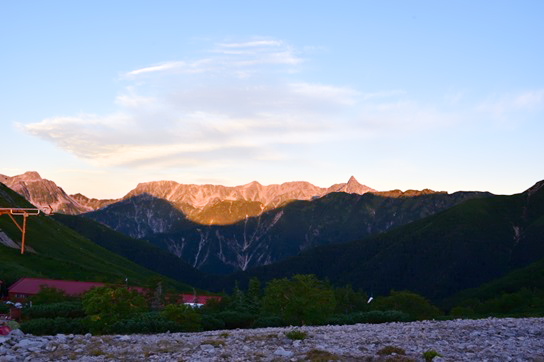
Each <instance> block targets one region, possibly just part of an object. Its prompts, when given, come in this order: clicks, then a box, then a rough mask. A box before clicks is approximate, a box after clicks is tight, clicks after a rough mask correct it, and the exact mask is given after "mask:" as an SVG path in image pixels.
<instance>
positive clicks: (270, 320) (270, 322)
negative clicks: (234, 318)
mask: <svg viewBox="0 0 544 362" xmlns="http://www.w3.org/2000/svg"><path fill="white" fill-rule="evenodd" d="M283 326H285V324H284V323H283V320H282V319H281V318H280V317H279V316H261V317H259V318H257V319H256V320H255V322H254V323H253V327H254V328H266V327H283Z"/></svg>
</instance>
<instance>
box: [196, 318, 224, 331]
mask: <svg viewBox="0 0 544 362" xmlns="http://www.w3.org/2000/svg"><path fill="white" fill-rule="evenodd" d="M201 324H202V329H204V330H205V331H214V330H217V329H224V328H225V322H224V321H223V320H222V319H218V318H216V317H215V316H214V315H211V314H203V315H202V320H201Z"/></svg>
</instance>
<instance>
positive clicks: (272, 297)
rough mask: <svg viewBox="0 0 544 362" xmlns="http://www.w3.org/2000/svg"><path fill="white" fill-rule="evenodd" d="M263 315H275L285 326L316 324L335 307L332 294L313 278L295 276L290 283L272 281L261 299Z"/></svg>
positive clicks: (284, 280) (282, 280) (323, 284)
mask: <svg viewBox="0 0 544 362" xmlns="http://www.w3.org/2000/svg"><path fill="white" fill-rule="evenodd" d="M262 308H263V311H264V312H265V313H268V314H273V315H279V316H280V317H281V318H282V319H283V321H284V322H285V323H287V324H293V325H303V324H320V323H323V321H325V320H327V318H328V317H329V316H331V315H332V313H333V312H334V310H335V308H336V300H335V297H334V292H333V290H332V289H331V288H330V286H329V285H328V284H327V283H326V282H324V281H321V280H319V279H317V278H316V276H315V275H300V274H299V275H295V276H293V277H292V278H291V280H289V279H286V278H283V279H274V280H272V281H270V282H269V283H268V285H267V286H266V289H265V294H264V297H263V299H262Z"/></svg>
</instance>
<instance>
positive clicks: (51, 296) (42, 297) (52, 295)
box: [30, 285, 74, 305]
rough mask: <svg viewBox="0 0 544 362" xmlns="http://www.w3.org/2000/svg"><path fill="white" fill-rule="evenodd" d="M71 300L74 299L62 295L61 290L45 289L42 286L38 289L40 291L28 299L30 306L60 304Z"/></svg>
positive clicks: (64, 294)
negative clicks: (30, 302)
mask: <svg viewBox="0 0 544 362" xmlns="http://www.w3.org/2000/svg"><path fill="white" fill-rule="evenodd" d="M71 299H74V298H73V297H69V296H68V295H66V293H64V291H63V290H60V289H57V288H51V287H46V286H43V285H42V286H41V287H40V291H39V292H38V293H37V294H35V295H33V296H32V297H31V298H30V300H31V301H32V304H38V305H39V304H51V303H60V302H65V301H67V300H71Z"/></svg>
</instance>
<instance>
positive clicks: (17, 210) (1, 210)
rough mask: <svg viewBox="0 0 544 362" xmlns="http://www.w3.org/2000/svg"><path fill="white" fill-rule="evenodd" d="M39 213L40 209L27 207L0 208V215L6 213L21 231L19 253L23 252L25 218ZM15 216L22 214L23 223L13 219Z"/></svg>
mask: <svg viewBox="0 0 544 362" xmlns="http://www.w3.org/2000/svg"><path fill="white" fill-rule="evenodd" d="M39 214H40V209H29V208H26V209H25V208H14V207H8V208H0V216H1V215H8V216H9V217H10V218H11V220H12V221H13V222H14V223H15V225H16V226H17V228H18V229H19V230H20V231H21V234H22V238H21V254H24V253H25V239H26V219H27V218H28V217H29V216H36V215H39ZM15 216H22V217H23V224H22V225H20V224H19V223H18V222H17V220H16V219H15Z"/></svg>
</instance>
